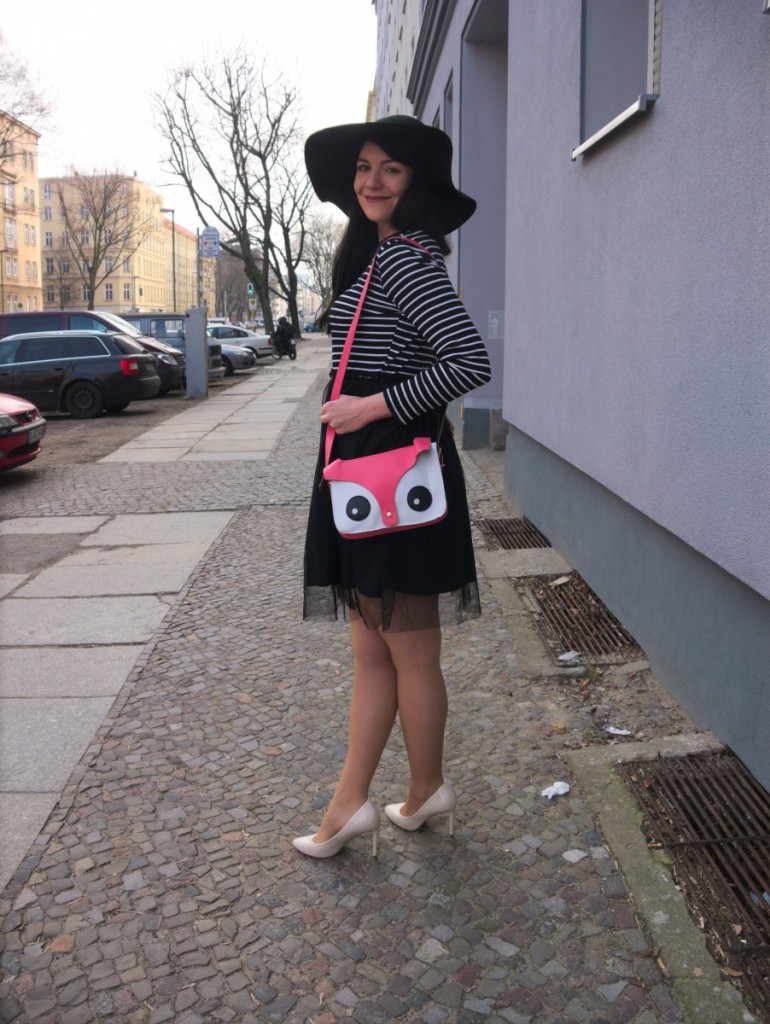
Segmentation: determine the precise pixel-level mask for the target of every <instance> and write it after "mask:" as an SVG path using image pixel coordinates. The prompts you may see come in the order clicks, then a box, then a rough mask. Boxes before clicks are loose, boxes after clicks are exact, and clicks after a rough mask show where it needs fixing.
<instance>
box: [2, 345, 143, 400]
mask: <svg viewBox="0 0 770 1024" xmlns="http://www.w3.org/2000/svg"><path fill="white" fill-rule="evenodd" d="M0 388H2V390H3V391H7V392H8V393H9V394H11V395H17V396H18V397H19V398H26V400H27V401H28V402H33V403H34V404H35V405H36V406H37V407H38V408H39V409H43V410H52V411H55V412H68V413H69V414H70V416H73V417H75V419H92V418H93V417H95V416H99V415H101V413H102V412H104V410H105V409H106V410H107V411H108V412H120V411H121V410H123V409H125V408H126V406H127V405H128V404H129V403H130V402H133V401H137V400H140V399H145V398H154V397H155V395H157V394H158V393H159V392H160V377H159V376H158V372H157V369H156V364H155V357H154V356H152V355H150V353H149V352H145V351H144V349H143V348H142V347H141V346H140V345H138V344H137V343H136V342H135V341H134V339H133V338H129V336H128V335H127V334H118V333H117V332H114V333H109V332H106V331H50V332H47V333H40V334H12V335H11V336H10V337H7V338H5V339H4V340H3V341H0Z"/></svg>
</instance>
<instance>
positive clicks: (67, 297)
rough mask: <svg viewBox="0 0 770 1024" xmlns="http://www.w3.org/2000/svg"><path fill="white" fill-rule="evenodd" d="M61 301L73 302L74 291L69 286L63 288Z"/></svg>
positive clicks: (65, 285)
mask: <svg viewBox="0 0 770 1024" xmlns="http://www.w3.org/2000/svg"><path fill="white" fill-rule="evenodd" d="M61 300H62V302H70V301H71V300H72V289H71V288H70V286H69V285H68V284H63V285H62V286H61Z"/></svg>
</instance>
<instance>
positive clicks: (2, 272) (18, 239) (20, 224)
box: [0, 112, 43, 313]
mask: <svg viewBox="0 0 770 1024" xmlns="http://www.w3.org/2000/svg"><path fill="white" fill-rule="evenodd" d="M39 138H40V136H39V133H38V132H36V131H33V129H31V128H28V127H27V126H26V125H24V124H22V123H21V121H17V120H15V118H12V117H9V116H8V115H7V114H3V113H2V112H0V207H2V219H3V222H2V228H3V231H2V236H0V309H2V310H3V311H4V312H6V313H8V312H13V311H19V310H22V311H28V310H34V309H40V308H42V304H43V289H42V280H41V263H40V225H39V210H38V199H39V194H40V193H39V183H38V170H37V151H38V139H39Z"/></svg>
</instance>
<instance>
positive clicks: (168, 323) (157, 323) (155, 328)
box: [150, 317, 184, 338]
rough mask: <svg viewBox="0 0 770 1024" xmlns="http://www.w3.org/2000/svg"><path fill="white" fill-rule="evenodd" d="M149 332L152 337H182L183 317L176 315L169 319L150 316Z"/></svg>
mask: <svg viewBox="0 0 770 1024" xmlns="http://www.w3.org/2000/svg"><path fill="white" fill-rule="evenodd" d="M150 334H151V335H152V336H153V338H183V337H184V319H183V318H182V317H178V318H175V319H173V320H169V319H166V318H165V317H152V318H151V319H150Z"/></svg>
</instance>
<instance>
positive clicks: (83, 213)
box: [80, 206, 88, 220]
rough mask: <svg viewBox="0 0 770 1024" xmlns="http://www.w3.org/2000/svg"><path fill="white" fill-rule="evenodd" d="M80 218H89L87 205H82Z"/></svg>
mask: <svg viewBox="0 0 770 1024" xmlns="http://www.w3.org/2000/svg"><path fill="white" fill-rule="evenodd" d="M80 219H81V220H88V207H87V206H81V207H80Z"/></svg>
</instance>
